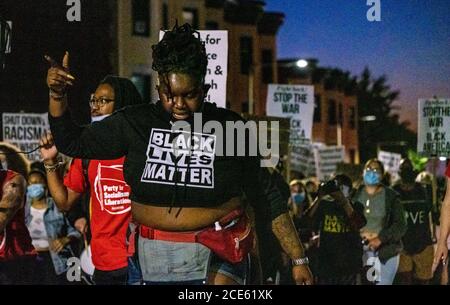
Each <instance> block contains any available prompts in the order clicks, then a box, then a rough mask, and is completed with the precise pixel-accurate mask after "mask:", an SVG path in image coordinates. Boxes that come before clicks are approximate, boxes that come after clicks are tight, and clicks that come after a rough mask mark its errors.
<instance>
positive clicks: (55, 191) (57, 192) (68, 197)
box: [47, 171, 81, 212]
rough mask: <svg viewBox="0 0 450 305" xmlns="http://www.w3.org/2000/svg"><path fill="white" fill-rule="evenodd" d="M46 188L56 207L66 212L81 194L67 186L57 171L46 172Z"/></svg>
mask: <svg viewBox="0 0 450 305" xmlns="http://www.w3.org/2000/svg"><path fill="white" fill-rule="evenodd" d="M47 181H48V189H49V191H50V194H51V195H52V197H53V199H54V200H55V203H56V206H57V207H58V209H60V210H62V211H65V212H68V211H70V210H71V209H72V207H73V205H74V204H75V203H76V202H77V201H78V200H79V199H80V197H81V194H80V193H77V192H74V191H72V190H71V189H69V188H67V187H66V186H65V185H64V183H63V178H62V177H61V176H60V173H59V171H52V172H47Z"/></svg>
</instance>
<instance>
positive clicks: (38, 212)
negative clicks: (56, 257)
mask: <svg viewBox="0 0 450 305" xmlns="http://www.w3.org/2000/svg"><path fill="white" fill-rule="evenodd" d="M46 210H47V209H36V208H33V207H31V210H30V213H31V221H30V223H29V224H28V230H29V231H30V236H31V239H32V243H33V246H34V247H35V248H40V249H44V248H48V247H49V243H48V235H47V231H46V229H45V223H44V214H45V211H46Z"/></svg>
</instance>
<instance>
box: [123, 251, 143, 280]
mask: <svg viewBox="0 0 450 305" xmlns="http://www.w3.org/2000/svg"><path fill="white" fill-rule="evenodd" d="M141 284H142V272H141V267H140V265H139V259H138V257H137V255H134V256H131V257H128V276H127V285H141Z"/></svg>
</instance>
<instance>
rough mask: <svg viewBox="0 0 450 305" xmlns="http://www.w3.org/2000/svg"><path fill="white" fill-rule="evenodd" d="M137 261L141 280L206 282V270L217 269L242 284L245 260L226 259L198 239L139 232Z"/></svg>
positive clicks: (170, 282) (155, 283) (246, 264)
mask: <svg viewBox="0 0 450 305" xmlns="http://www.w3.org/2000/svg"><path fill="white" fill-rule="evenodd" d="M138 251H139V263H140V265H141V270H142V278H143V281H144V283H145V284H149V285H164V284H170V285H175V284H183V285H189V284H191V285H202V284H206V279H207V276H208V272H210V271H212V272H217V273H221V274H223V275H225V276H227V277H230V278H231V279H233V280H234V281H235V282H237V283H238V284H244V283H245V278H246V275H247V269H248V263H247V260H244V261H243V262H241V263H238V264H231V263H228V262H226V261H224V260H222V259H220V258H218V257H217V256H216V255H214V254H213V253H212V252H211V250H210V249H208V248H207V247H205V246H203V245H201V244H199V243H185V242H170V241H162V240H151V239H146V238H143V237H141V236H139V245H138Z"/></svg>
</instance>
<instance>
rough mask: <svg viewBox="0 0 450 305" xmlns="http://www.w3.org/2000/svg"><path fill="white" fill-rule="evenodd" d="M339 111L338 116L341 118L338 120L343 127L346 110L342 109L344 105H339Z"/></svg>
mask: <svg viewBox="0 0 450 305" xmlns="http://www.w3.org/2000/svg"><path fill="white" fill-rule="evenodd" d="M338 110H339V111H338V112H339V113H338V116H339V120H338V123H339V125H341V126H342V125H343V123H344V109H342V103H339V109H338Z"/></svg>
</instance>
